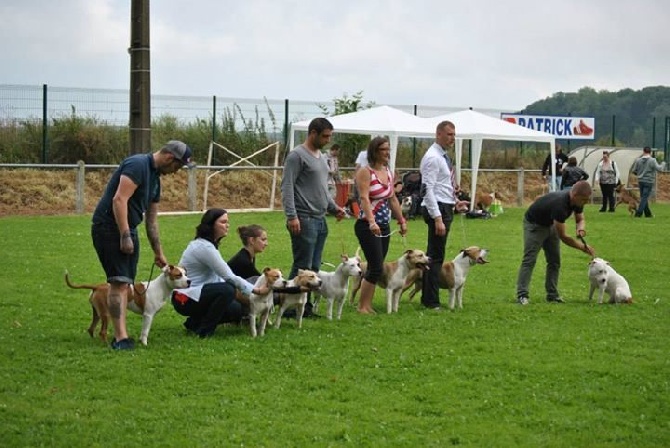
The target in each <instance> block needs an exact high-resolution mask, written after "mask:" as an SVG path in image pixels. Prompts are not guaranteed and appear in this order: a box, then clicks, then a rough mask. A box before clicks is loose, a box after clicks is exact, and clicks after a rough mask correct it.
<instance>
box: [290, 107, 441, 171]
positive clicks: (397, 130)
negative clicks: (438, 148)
mask: <svg viewBox="0 0 670 448" xmlns="http://www.w3.org/2000/svg"><path fill="white" fill-rule="evenodd" d="M326 118H327V119H328V121H330V122H331V123H332V124H333V128H335V133H344V134H362V135H370V136H377V135H384V136H387V137H388V138H389V143H390V144H391V163H390V165H391V169H393V168H394V167H395V160H396V151H397V150H398V137H420V138H431V137H434V136H435V129H432V130H430V127H429V126H428V125H427V123H426V121H425V119H424V118H420V117H417V116H415V115H412V114H408V113H407V112H403V111H401V110H399V109H395V108H393V107H390V106H378V107H372V108H370V109H363V110H359V111H357V112H351V113H348V114H342V115H335V116H332V117H326ZM310 121H311V120H306V121H299V122H296V123H292V124H291V135H290V140H289V148H291V149H293V147H294V146H295V133H296V132H297V131H305V132H306V131H307V128H308V126H309V123H310Z"/></svg>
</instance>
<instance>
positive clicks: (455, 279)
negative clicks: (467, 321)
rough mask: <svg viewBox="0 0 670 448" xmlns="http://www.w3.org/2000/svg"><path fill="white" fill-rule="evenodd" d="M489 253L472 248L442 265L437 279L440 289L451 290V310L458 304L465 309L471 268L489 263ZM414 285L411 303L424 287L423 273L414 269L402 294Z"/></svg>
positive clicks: (410, 297) (410, 298)
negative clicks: (467, 280) (464, 295)
mask: <svg viewBox="0 0 670 448" xmlns="http://www.w3.org/2000/svg"><path fill="white" fill-rule="evenodd" d="M488 253H489V251H488V250H487V249H481V248H479V247H477V246H470V247H468V248H466V249H463V250H461V251H460V252H458V254H457V255H456V257H454V259H453V260H452V261H445V262H444V263H443V264H442V267H441V269H440V272H439V273H438V276H437V279H438V284H439V286H440V289H448V290H449V309H450V310H452V311H453V310H454V308H455V306H456V302H458V308H460V309H463V288H464V287H465V280H466V279H467V277H468V272H470V268H471V267H472V266H474V265H477V264H486V263H488V260H487V259H486V256H487V255H488ZM412 285H414V290H413V291H412V292H411V293H410V295H409V300H410V301H411V300H412V299H413V298H414V295H415V294H416V293H417V292H419V291H421V289H422V287H423V271H421V270H419V269H414V270H413V271H412V272H411V273H410V275H409V276H408V277H407V283H406V284H405V286H404V287H403V290H402V292H405V291H406V290H408V289H409V288H411V287H412Z"/></svg>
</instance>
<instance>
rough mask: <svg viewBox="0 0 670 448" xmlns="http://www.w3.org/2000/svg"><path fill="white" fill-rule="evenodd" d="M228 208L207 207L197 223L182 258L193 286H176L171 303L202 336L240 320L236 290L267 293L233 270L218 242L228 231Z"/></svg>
mask: <svg viewBox="0 0 670 448" xmlns="http://www.w3.org/2000/svg"><path fill="white" fill-rule="evenodd" d="M229 225H230V224H229V221H228V212H227V211H226V210H224V209H221V208H213V209H210V210H207V212H205V214H204V215H203V216H202V219H201V220H200V224H199V225H198V227H196V232H195V239H194V240H193V241H191V242H190V243H189V244H188V246H186V250H184V253H183V254H182V256H181V260H179V265H180V266H183V267H184V268H186V273H187V275H188V276H189V278H190V279H191V286H190V287H189V288H186V289H179V290H175V291H174V292H173V294H172V306H174V309H175V311H177V312H178V313H179V314H181V315H182V316H188V319H186V322H184V327H186V329H187V330H189V331H191V332H194V333H195V334H197V335H198V336H200V337H201V338H206V337H209V336H211V335H213V334H214V331H215V330H216V327H217V326H218V325H219V324H220V323H227V322H230V323H239V322H240V320H241V319H242V317H243V311H242V305H241V304H240V303H239V302H238V301H237V300H235V293H236V290H239V291H240V292H241V293H242V294H243V295H245V296H248V295H249V294H251V293H252V292H254V293H256V294H267V292H268V291H267V288H266V287H263V288H254V285H252V284H251V283H249V282H248V281H246V280H245V279H243V278H242V277H238V276H237V275H235V274H234V273H233V271H232V270H231V269H230V267H229V266H228V264H227V263H226V262H225V260H224V259H223V257H221V253H220V252H219V242H220V241H221V239H222V238H223V237H224V236H226V235H228V227H229Z"/></svg>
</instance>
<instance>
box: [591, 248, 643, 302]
mask: <svg viewBox="0 0 670 448" xmlns="http://www.w3.org/2000/svg"><path fill="white" fill-rule="evenodd" d="M589 281H590V283H591V288H590V290H589V300H591V299H593V293H594V292H595V290H596V289H597V290H598V303H603V296H604V295H605V293H607V294H609V296H610V301H609V303H633V295H632V294H631V292H630V286H628V282H627V281H626V279H625V278H623V276H621V275H620V274H619V273H617V272H616V271H615V270H614V268H613V267H612V266H610V264H609V262H607V261H605V260H603V259H602V258H594V259H593V260H591V262H590V263H589Z"/></svg>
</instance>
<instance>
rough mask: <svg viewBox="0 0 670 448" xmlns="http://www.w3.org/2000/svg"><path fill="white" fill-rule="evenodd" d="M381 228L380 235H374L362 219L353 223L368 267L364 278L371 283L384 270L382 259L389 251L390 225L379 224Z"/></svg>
mask: <svg viewBox="0 0 670 448" xmlns="http://www.w3.org/2000/svg"><path fill="white" fill-rule="evenodd" d="M377 225H378V226H379V230H381V235H382V236H381V237H379V236H375V234H374V233H372V231H371V230H370V224H369V223H368V222H367V221H365V220H363V219H358V220H356V224H354V231H355V232H356V237H357V238H358V243H359V244H360V246H361V249H363V254H364V255H365V260H366V261H367V262H368V269H367V271H366V272H365V280H367V281H368V282H370V283H372V284H375V285H376V284H377V282H378V281H379V278H380V277H381V276H382V272H383V270H384V259H385V258H386V254H387V253H388V251H389V243H390V239H391V237H390V236H389V234H390V233H391V231H390V230H391V226H389V225H388V224H379V223H377Z"/></svg>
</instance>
